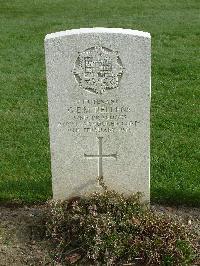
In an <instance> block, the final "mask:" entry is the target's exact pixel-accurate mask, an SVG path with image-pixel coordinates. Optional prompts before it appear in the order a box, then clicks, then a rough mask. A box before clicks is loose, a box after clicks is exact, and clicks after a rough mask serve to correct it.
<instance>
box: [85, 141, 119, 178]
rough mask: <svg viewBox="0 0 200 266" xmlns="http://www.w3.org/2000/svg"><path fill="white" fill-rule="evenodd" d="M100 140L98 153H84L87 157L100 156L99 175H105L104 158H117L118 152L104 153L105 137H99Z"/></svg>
mask: <svg viewBox="0 0 200 266" xmlns="http://www.w3.org/2000/svg"><path fill="white" fill-rule="evenodd" d="M97 138H98V140H99V153H98V154H97V155H93V154H90V155H88V154H86V153H84V157H86V158H98V177H99V178H101V177H103V158H114V159H116V160H117V152H116V153H113V154H103V146H102V140H103V137H97Z"/></svg>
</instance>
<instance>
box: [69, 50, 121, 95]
mask: <svg viewBox="0 0 200 266" xmlns="http://www.w3.org/2000/svg"><path fill="white" fill-rule="evenodd" d="M122 74H123V66H122V62H121V59H120V58H119V55H118V52H115V51H112V50H110V49H108V48H105V47H100V46H98V47H91V48H89V49H86V50H85V51H83V52H81V53H79V56H78V58H77V60H76V62H75V67H74V76H75V78H76V81H77V82H78V83H79V86H80V87H81V88H82V89H84V90H86V91H90V92H92V93H95V94H102V93H104V92H105V91H107V90H111V89H118V88H119V81H120V79H121V77H122Z"/></svg>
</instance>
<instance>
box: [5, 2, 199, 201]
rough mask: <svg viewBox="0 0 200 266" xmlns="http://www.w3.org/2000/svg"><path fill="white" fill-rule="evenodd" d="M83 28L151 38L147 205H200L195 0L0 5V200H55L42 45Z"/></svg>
mask: <svg viewBox="0 0 200 266" xmlns="http://www.w3.org/2000/svg"><path fill="white" fill-rule="evenodd" d="M80 27H81V28H83V27H119V28H131V29H137V30H142V31H147V32H150V33H151V35H152V104H151V106H152V107H151V201H152V202H157V203H163V204H167V205H173V204H185V205H193V206H200V148H199V143H200V141H199V138H200V127H199V126H200V78H199V77H200V76H199V72H200V71H199V70H200V57H199V55H200V1H199V0H190V1H188V0H176V1H174V0H173V1H172V0H165V1H164V0H150V1H142V0H136V1H131V0H122V1H119V0H109V1H108V0H56V1H55V0H54V1H53V0H15V1H13V0H7V1H3V0H0V77H1V78H0V91H1V97H0V128H1V130H0V200H1V201H19V202H21V201H25V202H38V201H45V200H46V199H48V198H50V197H51V196H52V192H51V171H50V151H49V135H48V114H47V94H46V78H45V64H44V47H43V40H44V37H45V35H46V34H47V33H51V32H56V31H61V30H66V29H72V28H80Z"/></svg>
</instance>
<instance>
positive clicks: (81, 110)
mask: <svg viewBox="0 0 200 266" xmlns="http://www.w3.org/2000/svg"><path fill="white" fill-rule="evenodd" d="M132 109H133V107H132V108H130V106H128V105H124V104H123V102H121V101H120V99H117V98H113V99H83V100H78V101H77V102H75V103H74V105H71V106H66V113H67V117H68V119H67V120H64V121H59V124H60V125H62V126H65V127H66V129H67V131H68V132H72V133H98V134H99V133H100V134H101V133H116V132H122V133H126V132H127V133H128V132H131V131H133V130H134V129H136V128H137V126H138V124H139V123H140V121H139V120H138V119H137V118H136V117H132V115H130V114H131V112H132V111H133V110H132Z"/></svg>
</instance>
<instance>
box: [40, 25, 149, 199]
mask: <svg viewBox="0 0 200 266" xmlns="http://www.w3.org/2000/svg"><path fill="white" fill-rule="evenodd" d="M150 41H151V39H150V34H149V33H147V32H141V31H135V30H130V29H107V28H92V29H77V30H67V31H63V32H57V33H52V34H48V35H47V36H46V38H45V53H46V71H47V86H48V106H49V127H50V146H51V166H52V178H53V197H54V199H65V198H69V197H72V196H77V195H86V194H88V193H90V192H94V191H98V190H99V189H100V186H99V184H98V181H97V179H98V178H97V177H102V176H103V180H104V182H105V184H106V186H107V187H108V188H109V189H114V190H116V191H118V192H123V193H124V194H125V195H130V194H132V193H134V192H137V191H140V192H143V193H144V198H145V199H146V200H149V196H150V193H149V191H150V80H151V73H150V65H151V51H150Z"/></svg>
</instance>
